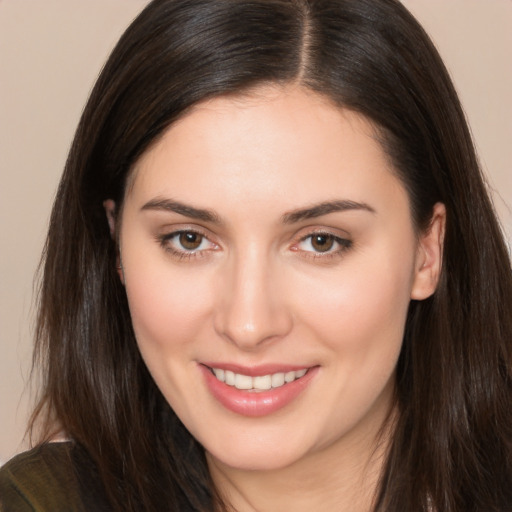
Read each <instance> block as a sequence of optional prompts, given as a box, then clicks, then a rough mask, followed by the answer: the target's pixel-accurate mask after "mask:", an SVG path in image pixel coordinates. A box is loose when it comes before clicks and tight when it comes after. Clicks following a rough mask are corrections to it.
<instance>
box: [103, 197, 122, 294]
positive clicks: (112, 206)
mask: <svg viewBox="0 0 512 512" xmlns="http://www.w3.org/2000/svg"><path fill="white" fill-rule="evenodd" d="M103 208H105V213H106V215H107V222H108V227H109V230H110V236H111V237H112V240H114V242H115V243H116V247H117V257H116V270H117V274H118V275H119V279H121V283H123V284H124V273H123V264H122V262H121V252H120V250H119V236H118V233H117V215H116V203H115V201H114V200H113V199H107V200H105V201H103Z"/></svg>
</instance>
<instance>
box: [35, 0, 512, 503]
mask: <svg viewBox="0 0 512 512" xmlns="http://www.w3.org/2000/svg"><path fill="white" fill-rule="evenodd" d="M290 82H294V83H299V84H301V85H302V86H304V87H306V88H309V89H311V90H314V91H316V92H318V93H320V94H322V95H325V96H327V97H329V98H330V99H331V100H332V101H334V102H335V103H336V104H338V105H339V106H340V107H343V108H349V109H351V110H354V111H356V112H359V113H361V114H362V115H364V116H366V117H367V118H368V119H370V120H371V121H372V122H373V123H374V125H375V126H376V128H377V129H378V131H379V133H380V138H381V143H382V145H383V148H384V149H385V151H386V152H387V153H388V155H389V157H390V158H391V159H392V161H393V164H394V168H395V169H396V172H397V174H398V176H399V177H400V179H401V180H402V182H403V183H404V185H405V187H406V189H407V191H408V193H409V197H410V202H411V211H412V215H413V220H414V222H415V224H416V226H417V229H418V230H422V229H426V227H427V226H428V224H429V221H430V218H431V215H432V208H433V205H434V204H435V203H436V202H442V203H444V204H445V206H446V210H447V225H446V235H445V244H444V254H443V270H442V275H441V280H440V284H439V287H438V289H437V291H436V293H435V294H434V295H433V296H432V297H431V298H429V299H427V300H425V301H421V302H414V301H413V302H412V303H411V305H410V311H409V315H408V319H407V325H406V334H405V338H404V341H403V349H402V352H401V355H400V359H399V363H398V368H397V383H396V389H397V391H396V400H397V405H398V410H399V415H398V418H397V420H396V425H395V426H394V433H393V437H392V443H391V448H390V452H389V455H388V458H387V460H386V462H385V465H384V470H383V474H382V477H381V481H380V486H379V489H378V490H377V493H376V499H375V511H387V512H403V511H423V512H427V511H432V510H435V511H436V512H462V511H464V512H469V511H477V510H478V511H484V510H485V511H486V512H490V511H496V512H497V511H503V510H506V509H507V507H510V506H511V504H512V400H511V397H512V311H511V310H512V272H511V266H510V260H509V256H508V253H507V250H506V247H505V243H504V241H503V236H502V233H501V231H500V228H499V225H498V223H497V221H496V216H495V213H494V211H493V208H492V205H491V203H490V201H489V198H488V194H487V192H486V188H485V185H484V182H483V179H482V176H481V173H480V170H479V165H478V162H477V157H476V155H475V151H474V148H473V144H472V140H471V136H470V133H469V130H468V128H467V125H466V121H465V118H464V114H463V112H462V109H461V106H460V104H459V101H458V98H457V95H456V93H455V91H454V88H453V85H452V83H451V81H450V79H449V76H448V74H447V72H446V70H445V68H444V66H443V63H442V61H441V59H440V57H439V55H438V54H437V52H436V50H435V48H434V47H433V45H432V43H431V42H430V40H429V38H428V36H427V35H426V34H425V32H424V31H423V29H422V28H421V27H420V26H419V25H418V23H417V22H416V21H415V20H414V18H413V17H412V16H411V15H410V14H409V13H408V12H407V10H406V9H405V8H404V7H403V6H402V5H401V4H400V3H399V2H398V1H396V0H155V1H153V2H151V3H150V4H149V5H148V6H147V7H146V8H145V9H144V10H143V12H142V13H141V14H140V15H139V16H138V17H137V18H136V20H135V21H134V22H133V23H132V25H131V26H130V27H129V28H128V29H127V30H126V32H125V33H124V35H123V36H122V38H121V39H120V41H119V43H118V44H117V46H116V48H115V49H114V51H113V52H112V55H111V56H110V58H109V60H108V61H107V63H106V65H105V67H104V69H103V71H102V73H101V75H100V77H99V79H98V81H97V83H96V85H95V87H94V89H93V91H92V94H91V96H90V99H89V101H88V103H87V105H86V107H85V110H84V112H83V115H82V118H81V121H80V124H79V126H78V129H77V132H76V135H75V139H74V142H73V145H72V148H71V151H70V153H69V157H68V160H67V163H66V167H65V171H64V174H63V177H62V181H61V183H60V187H59V190H58V193H57V197H56V200H55V204H54V208H53V213H52V216H51V222H50V229H49V234H48V239H47V244H46V249H45V254H44V274H43V278H42V283H41V291H40V309H39V318H38V329H37V337H36V354H37V362H38V363H39V364H40V365H41V367H42V369H43V370H42V371H43V375H44V387H43V392H42V396H41V399H40V402H39V404H38V406H37V408H36V411H35V413H34V422H39V423H42V425H43V427H44V430H43V432H44V434H43V436H44V435H46V436H49V435H50V432H51V431H52V429H55V428H58V429H62V431H64V432H66V433H67V435H69V436H70V437H71V438H72V439H74V440H75V441H76V443H78V444H79V445H81V446H82V447H84V448H85V449H86V450H87V452H88V453H89V454H90V456H91V457H92V459H93V460H94V462H95V463H96V465H97V467H98V471H99V474H100V476H101V479H102V481H103V484H104V486H105V489H106V491H107V494H108V497H109V500H110V502H111V504H112V507H113V508H114V509H115V510H119V511H121V510H123V511H139V510H147V511H161V510H186V511H189V510H190V511H193V510H195V511H207V510H212V509H213V508H214V502H215V501H216V498H215V496H216V494H215V491H214V489H213V486H212V483H211V481H210V477H209V474H208V470H207V466H206V462H205V457H204V453H203V450H202V448H201V446H199V444H198V443H197V442H196V441H195V440H194V439H193V438H192V436H191V435H190V434H189V433H188V431H187V430H186V429H185V427H184V426H183V425H182V424H181V422H180V420H179V419H178V418H177V417H176V415H175V414H174V412H173V411H172V409H171V408H170V407H169V405H168V404H167V403H166V401H165V400H164V398H163V397H162V395H161V393H160V392H159V390H158V388H157V387H156V385H155V384H154V382H153V380H152V379H151V377H150V375H149V373H148V371H147V369H146V367H145V365H144V363H143V361H142V359H141V356H140V354H139V351H138V349H137V345H136V341H135V337H134V333H133V330H132V325H131V321H130V315H129V312H128V307H127V301H126V296H125V291H124V288H123V287H122V285H121V283H120V282H119V279H118V276H117V273H116V269H115V267H116V247H115V242H114V241H113V240H112V239H111V237H110V234H109V230H108V225H107V222H106V219H105V213H104V210H103V206H102V202H103V201H104V200H105V199H107V198H112V199H114V200H115V201H116V202H117V204H118V205H120V204H121V203H122V200H123V195H124V187H125V184H126V180H127V176H128V175H129V173H130V170H131V169H132V168H133V165H134V163H135V162H136V161H137V159H138V158H139V157H140V156H141V155H142V154H143V153H144V152H145V151H146V150H147V149H148V148H149V147H150V146H151V145H152V144H154V143H155V141H156V140H158V138H159V137H160V136H161V135H162V134H163V133H164V131H165V130H166V129H167V128H168V127H169V125H170V124H171V123H173V122H174V121H175V120H176V119H178V118H179V117H180V116H183V115H184V114H185V113H186V112H187V111H188V109H189V108H190V107H191V106H193V105H194V104H196V103H197V102H199V101H202V100H205V99H207V98H211V97H214V96H218V95H225V94H237V93H241V92H244V91H247V90H248V89H250V88H251V87H254V86H256V85H258V84H264V83H277V84H286V83H290ZM34 424H35V423H33V425H34ZM217 506H222V505H217Z"/></svg>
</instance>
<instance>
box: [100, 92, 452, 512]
mask: <svg viewBox="0 0 512 512" xmlns="http://www.w3.org/2000/svg"><path fill="white" fill-rule="evenodd" d="M318 205H322V206H321V207H320V208H316V206H318ZM105 207H106V211H107V216H108V219H109V222H110V226H111V230H112V234H113V236H115V237H118V239H119V244H120V259H121V263H122V270H121V271H120V278H121V279H122V281H123V283H124V284H125V287H126V293H127V296H128V301H129V305H130V311H131V315H132V320H133V326H134V330H135V334H136V337H137V341H138V344H139V347H140V351H141V354H142V356H143V358H144V360H145V362H146V364H147V366H148V368H149V371H150V372H151V375H152V376H153V378H154V380H155V382H156V384H157V385H158V387H159V388H160V390H161V391H162V393H163V394H164V396H165V397H166V399H167V401H168V402H169V404H170V405H171V406H172V408H173V409H174V410H175V412H176V414H177V415H178V416H179V417H180V419H181V420H182V421H183V423H184V424H185V426H186V427H187V428H188V429H189V431H190V432H191V433H192V435H194V436H195V437H196V438H197V439H198V440H199V442H200V443H201V444H202V445H203V446H204V447H205V450H206V453H207V459H208V464H209V468H210V471H211V473H212V476H213V479H214V481H215V483H216V485H217V487H218V488H219V490H220V492H221V494H223V495H224V496H225V497H227V498H228V500H229V501H230V502H231V503H232V505H233V506H234V507H235V509H236V510H237V511H238V512H248V511H259V512H274V511H275V512H277V511H282V510H294V511H299V512H300V511H308V512H310V511H311V510H322V511H336V512H340V511H344V510H346V511H351V512H354V511H367V510H370V508H371V502H372V497H373V494H374V492H375V489H376V485H377V480H378V477H379V473H380V470H381V467H382V460H383V456H384V455H385V453H386V449H387V447H388V439H389V433H388V432H389V428H391V427H389V428H388V429H386V428H384V429H383V425H385V424H386V419H387V418H390V417H392V415H393V390H394V378H395V367H396V362H397V358H398V355H399V352H400V348H401V344H402V337H403V331H404V324H405V319H406V314H407V309H408V305H409V302H410V300H411V299H414V300H423V299H425V298H427V297H429V296H430V295H431V294H432V293H433V292H434V291H435V288H436V285H437V281H438V277H439V272H440V267H441V254H442V240H443V230H444V222H445V211H444V207H443V205H441V204H437V205H436V206H435V208H434V212H433V217H432V223H431V226H430V228H429V230H428V231H427V232H425V233H418V232H417V230H416V229H415V227H414V225H413V221H412V218H411V214H410V205H409V199H408V196H407V193H406V191H405V188H404V187H403V185H402V183H401V182H400V180H399V179H398V178H397V175H396V173H395V172H394V170H393V169H392V167H391V164H390V162H389V159H388V158H387V156H386V154H385V153H384V151H383V149H382V148H381V146H380V145H379V143H378V142H377V140H376V137H375V129H374V127H373V126H372V125H371V123H369V122H368V121H367V120H366V119H365V118H363V117H362V116H360V115H359V114H356V113H354V112H350V111H348V110H343V109H340V108H338V107H335V106H334V105H332V103H330V102H329V101H328V100H327V99H324V98H323V97H321V96H319V95H317V94H315V93H312V92H310V91H307V90H305V89H303V88H301V87H298V86H288V87H285V88H279V87H277V86H276V87H262V88H259V89H257V90H255V91H252V92H251V93H249V94H247V95H245V96H239V97H221V98H216V99H213V100H210V101H207V102H204V103H201V104H199V105H197V106H196V107H195V108H194V109H193V110H192V111H191V112H189V113H187V114H186V115H185V116H184V117H183V118H182V119H181V120H179V121H178V122H176V123H175V124H174V125H172V126H171V127H170V128H169V129H168V131H167V132H166V133H165V134H164V136H163V137H162V138H161V139H160V140H159V141H158V142H157V143H156V144H155V145H154V146H153V147H151V148H150V149H149V150H148V151H147V152H146V153H145V154H144V155H143V156H142V158H141V159H140V160H139V161H138V163H137V164H136V166H135V168H134V169H133V173H132V175H131V177H130V182H129V187H128V188H127V192H126V196H125V199H124V204H123V206H122V209H121V212H119V215H120V218H121V222H120V224H116V216H115V204H114V203H113V202H112V201H106V202H105ZM118 219H119V217H118ZM118 228H119V229H118ZM206 361H222V362H225V363H232V364H238V365H241V366H244V367H253V366H256V365H262V364H277V365H280V364H281V365H297V366H300V367H304V368H315V372H316V373H315V375H314V377H313V378H312V379H311V380H310V382H309V384H308V385H307V386H306V387H305V389H304V390H303V391H302V393H300V394H299V396H298V397H297V398H295V399H294V400H292V402H290V403H289V404H287V405H286V406H285V407H283V408H281V409H279V410H278V411H276V412H274V413H272V414H268V415H264V416H260V417H247V416H244V415H242V414H236V413H234V412H232V411H230V410H228V409H227V408H226V407H224V406H223V405H222V404H220V403H219V402H218V401H217V400H216V399H215V398H214V397H213V396H212V394H211V392H210V391H209V389H208V387H207V386H206V384H205V379H204V378H203V375H202V373H201V371H200V370H199V368H200V364H201V363H204V362H206ZM379 433H381V434H382V435H379Z"/></svg>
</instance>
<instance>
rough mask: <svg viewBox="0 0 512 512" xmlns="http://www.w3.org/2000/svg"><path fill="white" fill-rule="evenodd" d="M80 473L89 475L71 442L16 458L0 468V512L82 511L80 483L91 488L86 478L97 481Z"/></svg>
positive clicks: (84, 458) (84, 460)
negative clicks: (84, 482)
mask: <svg viewBox="0 0 512 512" xmlns="http://www.w3.org/2000/svg"><path fill="white" fill-rule="evenodd" d="M84 469H85V470H86V471H91V473H92V466H91V464H90V462H89V461H88V458H87V456H86V455H84V452H83V451H81V450H78V449H77V448H76V445H75V444H74V443H71V442H64V443H48V444H44V445H41V446H38V447H37V448H34V449H33V450H30V451H28V452H25V453H22V454H20V455H17V456H16V457H14V458H13V459H11V460H10V461H9V462H7V463H6V464H5V465H4V466H3V467H2V468H0V511H1V512H25V511H26V512H28V511H31V512H47V511H48V512H49V511H52V512H59V511H62V512H64V511H66V512H82V511H85V510H87V508H86V503H85V502H84V489H83V485H82V483H81V482H82V481H83V480H84V479H85V480H86V481H88V485H91V479H89V478H87V476H91V477H92V481H93V482H94V480H95V479H96V480H97V481H98V482H99V479H97V477H96V476H95V475H94V474H91V475H84V474H83V472H84ZM96 487H97V488H99V486H98V484H96ZM93 494H96V495H98V494H99V495H101V492H99V493H97V492H94V493H93ZM103 499H104V498H103ZM103 509H104V508H103V507H102V506H99V508H98V510H103ZM105 510H106V509H105Z"/></svg>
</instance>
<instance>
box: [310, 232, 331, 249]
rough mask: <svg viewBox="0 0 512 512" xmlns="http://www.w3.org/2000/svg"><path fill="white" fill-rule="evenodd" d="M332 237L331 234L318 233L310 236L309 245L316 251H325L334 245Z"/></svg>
mask: <svg viewBox="0 0 512 512" xmlns="http://www.w3.org/2000/svg"><path fill="white" fill-rule="evenodd" d="M334 242H335V240H334V237H333V236H332V235H324V234H318V235H313V236H312V237H311V247H313V249H314V250H315V251H317V252H327V251H330V250H331V249H332V248H333V247H334Z"/></svg>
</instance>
